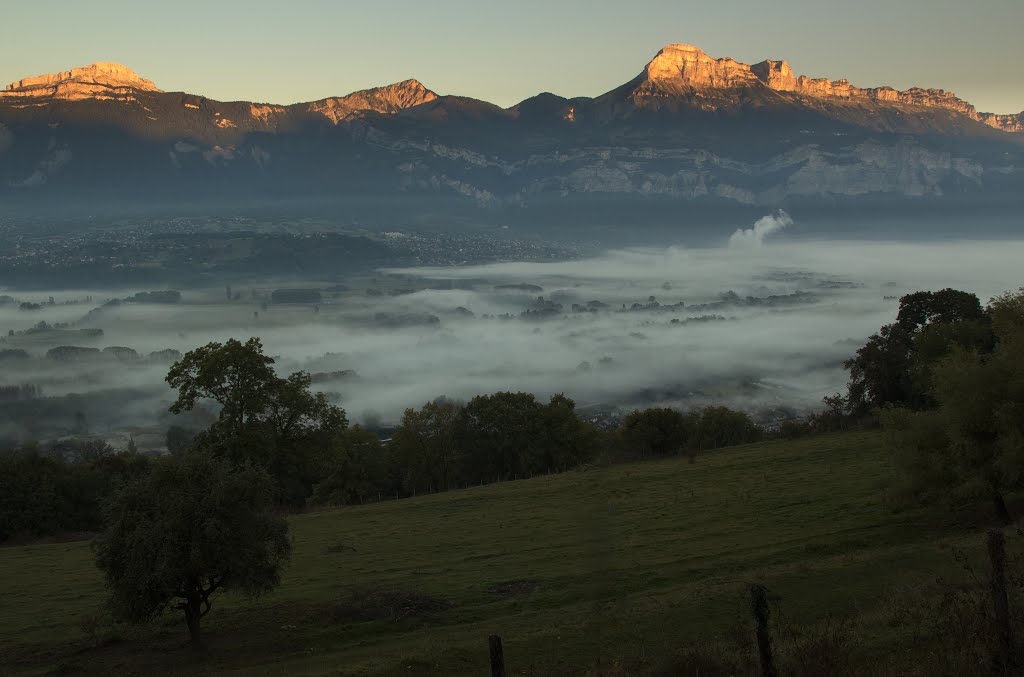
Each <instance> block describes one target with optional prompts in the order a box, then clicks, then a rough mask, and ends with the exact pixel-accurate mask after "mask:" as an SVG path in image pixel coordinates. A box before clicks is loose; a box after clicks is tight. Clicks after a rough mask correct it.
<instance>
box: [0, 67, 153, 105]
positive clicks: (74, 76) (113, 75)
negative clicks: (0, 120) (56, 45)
mask: <svg viewBox="0 0 1024 677" xmlns="http://www.w3.org/2000/svg"><path fill="white" fill-rule="evenodd" d="M134 90H139V91H144V92H159V91H161V90H159V89H157V86H156V85H155V84H153V83H152V82H151V81H149V80H146V79H145V78H143V77H140V76H139V75H138V74H137V73H136V72H135V71H133V70H132V69H130V68H128V67H126V66H122V65H121V64H116V63H94V64H91V65H89V66H85V67H84V68H72V69H71V70H69V71H64V72H62V73H57V74H55V75H53V74H50V75H40V76H38V77H34V78H25V79H24V80H18V81H17V82H12V83H11V84H9V85H7V87H6V89H4V90H3V91H2V92H0V101H2V100H4V99H7V100H22V101H25V102H26V103H33V102H36V101H40V100H46V99H59V100H64V101H81V100H83V99H115V100H124V99H127V98H130V97H131V96H132V93H133V91H134Z"/></svg>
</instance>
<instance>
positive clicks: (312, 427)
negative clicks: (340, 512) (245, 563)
mask: <svg viewBox="0 0 1024 677" xmlns="http://www.w3.org/2000/svg"><path fill="white" fill-rule="evenodd" d="M273 364H274V360H273V359H272V358H270V357H267V356H266V355H264V354H263V346H262V344H261V343H260V340H259V339H258V338H251V339H249V340H248V341H246V342H245V343H241V342H240V341H237V340H235V339H230V340H228V341H227V342H225V343H223V344H221V343H210V344H207V345H206V346H203V347H201V348H197V349H195V350H192V351H189V352H188V353H186V354H185V355H184V357H182V358H181V360H179V361H178V362H175V363H174V365H173V366H172V367H171V369H170V371H169V372H168V374H167V382H168V383H169V384H170V385H171V386H172V387H174V388H177V389H178V399H177V400H176V401H175V402H174V404H172V405H171V407H170V411H171V412H173V413H175V414H177V413H181V412H183V411H188V410H191V409H192V408H194V407H195V406H196V405H197V404H198V403H199V401H200V400H202V399H212V400H214V401H216V402H218V403H219V404H220V405H221V409H220V413H219V415H218V418H217V420H216V421H215V422H214V423H213V425H211V426H210V427H209V428H208V429H207V430H205V431H203V432H201V433H200V434H199V435H198V436H197V437H196V439H195V441H194V447H195V448H197V449H202V450H205V451H207V452H210V453H212V454H214V455H216V456H223V457H225V458H228V459H229V460H231V461H233V462H234V463H244V462H246V461H251V462H253V463H256V464H257V465H260V466H261V467H263V468H265V469H266V470H268V471H269V472H270V473H271V475H272V476H273V477H274V479H275V480H276V481H277V484H278V489H279V497H280V499H281V500H282V501H283V502H285V503H288V504H291V505H301V504H302V503H303V502H304V501H305V500H306V498H307V497H308V496H309V495H310V494H311V493H312V490H313V485H314V484H315V483H316V482H318V481H320V480H321V479H323V477H325V476H326V475H327V473H328V472H329V469H328V468H326V467H325V464H326V463H327V462H328V460H329V456H330V448H331V446H332V445H334V444H335V443H336V442H337V439H338V436H339V435H340V434H341V433H343V432H344V431H345V429H346V428H347V427H348V420H347V418H346V417H345V412H344V410H342V409H341V408H339V407H336V406H334V405H332V404H331V403H330V402H329V401H328V400H327V396H326V395H324V394H323V393H313V392H311V391H310V385H311V382H312V379H311V377H310V375H309V374H307V373H306V372H302V371H300V372H296V373H294V374H292V375H291V376H289V377H288V378H279V377H278V376H277V375H276V374H275V373H274V369H273V366H272V365H273Z"/></svg>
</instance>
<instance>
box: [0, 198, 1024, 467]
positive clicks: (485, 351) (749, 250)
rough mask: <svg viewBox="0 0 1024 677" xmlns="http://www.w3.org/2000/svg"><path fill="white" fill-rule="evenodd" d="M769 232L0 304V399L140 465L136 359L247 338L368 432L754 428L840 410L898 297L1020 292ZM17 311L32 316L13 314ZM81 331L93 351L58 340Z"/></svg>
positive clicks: (1005, 260) (961, 251) (957, 259)
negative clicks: (494, 407) (488, 397)
mask: <svg viewBox="0 0 1024 677" xmlns="http://www.w3.org/2000/svg"><path fill="white" fill-rule="evenodd" d="M770 218H771V219H772V221H771V222H767V221H764V222H759V225H760V228H759V227H758V226H755V227H754V228H753V229H751V230H747V231H737V233H736V235H734V236H733V238H732V240H731V242H730V245H729V246H725V247H720V248H707V249H681V248H669V249H629V250H616V251H610V252H608V253H606V254H605V255H603V256H601V257H598V258H592V259H586V260H575V261H566V262H560V263H501V264H492V265H482V266H463V267H450V268H433V267H425V268H403V269H389V270H381V271H379V274H378V275H377V277H375V278H359V279H353V280H349V281H347V282H346V284H345V285H343V286H338V285H337V284H336V283H326V282H318V281H315V280H311V281H306V282H303V283H292V284H290V285H288V286H290V287H295V288H301V289H310V290H318V292H319V301H316V298H315V295H314V298H313V300H310V301H308V302H304V303H274V302H273V301H274V299H273V298H272V297H271V295H272V292H273V291H274V289H276V288H279V287H280V286H283V285H278V286H268V285H266V284H263V285H259V284H257V285H253V286H246V287H244V288H241V287H239V286H237V285H236V288H235V289H234V290H226V289H225V288H224V287H218V288H212V289H206V290H200V291H195V290H191V291H186V292H183V294H182V297H181V300H180V302H178V303H173V304H154V303H120V304H111V305H103V303H104V301H106V300H107V299H110V298H127V297H130V296H131V295H132V294H134V293H135V292H137V291H140V290H139V289H131V290H124V291H123V292H116V293H112V292H111V291H110V290H106V291H102V292H101V291H88V290H53V291H50V292H33V293H30V294H20V293H16V292H6V293H7V294H9V295H10V296H11V297H14V298H13V301H8V302H7V303H5V304H0V330H2V335H3V341H4V342H3V343H0V351H4V350H8V351H11V350H23V351H24V352H25V353H27V354H28V357H27V358H26V357H24V356H9V357H6V358H4V359H2V360H0V385H21V384H31V385H37V386H39V387H40V388H41V392H42V395H43V396H44V397H46V398H60V397H65V399H67V398H66V396H69V394H73V393H74V394H78V395H80V396H81V397H78V398H73V399H74V401H75V402H77V403H78V404H76V405H75V406H80V407H81V408H83V409H85V410H88V411H86V413H85V417H86V418H87V419H88V420H89V427H90V432H91V433H93V434H98V433H104V434H105V433H112V432H113V431H119V430H127V429H132V430H136V431H138V432H141V433H144V432H145V431H147V430H149V431H150V432H151V435H150V437H149V438H146V439H147V440H149V441H148V442H146V443H145V444H140V447H141V448H145V447H147V446H148V447H151V448H156V447H159V445H160V443H161V442H160V435H159V434H158V433H159V432H160V431H162V430H165V429H166V426H167V425H168V424H169V423H171V422H173V421H172V417H170V416H169V415H168V414H167V413H166V408H167V406H168V405H169V404H170V402H171V401H172V399H173V393H172V392H171V391H170V390H169V389H168V387H167V386H166V385H165V384H164V383H163V377H164V375H165V374H166V371H167V368H168V366H169V363H170V362H169V360H170V361H173V355H174V354H173V353H164V354H162V355H161V354H153V353H157V351H164V350H168V349H171V350H176V351H179V352H184V351H187V350H190V349H192V348H195V347H197V346H200V345H203V344H205V343H207V342H209V341H223V340H225V339H227V338H231V337H234V338H239V339H245V338H248V337H249V336H259V337H260V338H261V339H262V340H263V344H264V347H265V351H266V352H267V354H269V355H273V356H274V357H275V358H276V359H277V366H278V368H279V370H280V371H281V372H282V373H288V372H291V371H294V370H297V369H305V370H307V371H310V372H312V373H314V374H315V375H316V376H315V381H314V387H315V388H317V389H320V390H323V391H325V392H329V393H332V394H333V395H334V396H335V397H336V398H337V400H338V401H339V403H340V404H341V405H342V406H343V407H344V408H345V409H346V410H347V411H348V414H349V417H350V419H352V420H354V421H364V422H370V423H374V424H385V425H386V424H389V423H395V422H397V420H398V419H399V418H400V416H401V414H402V411H403V410H404V409H405V408H407V407H413V406H419V405H421V404H423V403H424V402H426V401H429V400H432V399H434V398H436V397H438V396H441V395H446V396H448V397H452V398H458V399H468V398H470V397H472V396H473V395H476V394H482V393H491V392H495V391H499V390H513V391H515V390H523V391H529V392H533V393H535V394H537V395H538V396H540V397H547V396H548V395H550V394H553V393H556V392H565V393H566V394H567V395H569V396H570V397H573V398H574V399H575V400H576V401H577V405H578V407H579V408H580V409H582V410H583V411H584V412H586V411H615V410H618V411H623V410H627V409H630V408H633V407H641V406H652V405H655V404H668V405H673V406H678V407H681V408H692V407H698V406H703V405H705V404H709V403H716V404H724V405H727V406H730V407H734V408H739V409H744V410H747V411H750V412H751V413H754V414H755V415H757V416H760V417H761V418H762V419H765V420H767V419H770V418H772V417H775V416H777V415H781V414H782V413H786V414H800V413H803V412H807V411H810V410H813V409H815V408H817V407H818V405H819V404H820V401H821V398H822V397H823V396H824V395H829V394H832V393H835V392H838V391H840V390H842V389H843V387H844V384H845V381H846V374H845V372H844V371H843V369H842V362H843V360H844V359H846V358H848V357H850V356H851V355H852V354H853V352H854V351H855V350H856V349H857V347H859V345H861V344H862V343H863V342H864V340H865V339H866V338H867V337H868V336H869V335H870V334H871V333H873V332H875V331H876V330H877V329H878V328H879V326H881V325H882V324H884V323H887V322H890V321H892V320H893V319H894V317H895V314H896V310H897V304H898V298H899V297H900V296H901V295H903V294H905V293H909V292H912V291H917V290H922V289H940V288H944V287H954V288H959V289H964V290H967V291H971V292H974V293H976V294H977V295H978V296H979V297H980V298H981V299H982V301H983V302H984V301H987V300H988V299H989V298H990V297H991V296H993V295H995V294H998V293H1001V292H1003V291H1006V290H1009V289H1015V288H1017V287H1019V286H1021V284H1024V281H1022V278H1024V276H1022V275H1021V272H1020V271H1021V266H1020V262H1021V261H1024V243H1022V242H1017V241H1006V242H992V241H986V242H969V241H957V242H948V243H930V244H912V243H893V242H863V241H857V242H836V241H818V242H807V241H803V242H792V241H785V240H782V239H775V240H773V239H772V237H773V236H772V233H774V232H777V231H778V230H781V229H782V228H784V227H785V226H786V225H787V223H786V222H787V221H788V216H786V215H785V214H781V213H780V214H779V215H776V216H774V217H770ZM762 221H763V220H762ZM774 237H777V236H774ZM51 296H52V297H53V302H52V304H51V303H50V298H49V297H51ZM25 302H27V303H38V304H39V307H38V308H34V309H26V310H22V309H20V308H19V304H20V303H25ZM40 323H45V325H40ZM65 325H66V326H65ZM39 326H43V327H44V330H42V331H38V330H37V331H35V332H31V331H30V332H27V333H26V330H29V329H31V328H32V327H39ZM55 326H56V327H57V329H56V330H55V331H54V330H53V327H55ZM45 327H50V328H51V329H50V330H45ZM81 329H93V330H95V329H101V330H102V335H101V336H95V335H94V333H95V332H94V333H93V334H89V333H85V332H78V333H73V332H75V331H76V330H81ZM57 345H77V346H86V347H94V348H99V349H102V348H106V347H111V346H123V347H127V348H131V349H133V350H134V351H135V353H136V354H137V357H136V355H134V354H131V353H122V354H119V355H116V354H114V352H112V351H106V352H99V353H92V354H83V355H77V356H73V357H71V358H67V359H64V360H60V359H54V357H53V356H51V357H47V351H48V350H50V349H51V348H53V347H55V346H57ZM2 354H3V353H2V352H0V355H2ZM112 392H118V393H121V395H119V396H118V397H116V398H115V397H112V396H111V395H110V393H112ZM125 392H127V393H129V394H130V395H124V393H125ZM3 407H4V408H3V409H0V412H6V413H5V414H4V417H5V419H4V421H3V425H4V426H6V433H7V435H8V436H10V435H11V434H12V431H14V430H16V429H17V432H18V436H19V437H20V438H21V439H24V438H25V437H26V435H28V436H31V435H36V436H43V437H45V436H49V437H51V438H52V437H59V436H60V435H63V434H71V433H73V432H75V431H74V430H73V427H74V425H75V423H74V421H71V420H70V418H69V417H68V415H67V414H66V412H65V413H61V414H59V415H58V414H54V415H53V418H52V420H43V421H41V420H39V419H40V418H41V417H44V416H43V415H42V414H40V413H39V412H40V411H42V410H40V409H38V408H37V409H32V408H31V407H30V406H29V405H28V404H26V403H25V402H15V403H11V402H7V403H3ZM18 407H21V408H20V409H19V408H18ZM64 409H67V407H65V408H64ZM62 411H63V410H62ZM12 412H13V413H12ZM26 416H29V417H32V422H31V425H32V426H34V427H33V428H31V430H29V431H28V432H26V431H27V430H28V425H29V424H27V423H25V421H24V417H26ZM19 417H21V418H19ZM62 417H63V418H62ZM79 423H80V421H79ZM4 431H5V429H3V428H0V433H3V432H4Z"/></svg>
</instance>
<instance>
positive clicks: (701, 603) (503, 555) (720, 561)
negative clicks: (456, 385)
mask: <svg viewBox="0 0 1024 677" xmlns="http://www.w3.org/2000/svg"><path fill="white" fill-rule="evenodd" d="M890 477H891V467H890V464H889V462H888V460H887V455H886V453H885V452H884V450H883V448H882V444H881V438H880V435H878V434H875V433H859V432H852V433H840V434H833V435H827V436H821V437H815V438H810V439H804V440H800V441H795V442H794V441H779V442H770V443H764V444H757V445H751V446H746V447H736V448H732V449H728V450H725V451H721V452H716V453H713V454H708V455H706V456H702V457H700V458H699V459H698V460H697V462H696V463H694V464H689V463H687V461H686V460H685V459H675V460H666V461H654V462H647V463H636V464H630V465H620V466H613V467H609V468H590V469H586V470H580V471H576V472H570V473H567V474H563V475H553V476H550V477H545V478H538V479H534V480H529V481H521V482H510V483H505V484H501V485H493V486H489V487H481V488H474V489H468V490H464V491H455V492H450V493H445V494H439V495H433V496H424V497H420V498H414V499H408V500H402V501H393V502H385V503H379V504H375V505H367V506H361V507H353V508H346V509H341V510H331V511H325V512H318V513H310V514H306V515H302V516H299V517H295V518H294V519H293V520H292V521H291V525H292V532H293V536H294V545H295V551H294V557H293V561H292V563H291V566H290V568H289V570H288V572H287V575H286V577H285V580H284V582H283V584H282V585H281V587H280V589H279V591H278V592H276V593H274V594H272V595H270V596H267V597H265V598H263V599H261V600H260V601H259V602H257V603H255V604H247V603H245V602H243V601H242V600H239V599H224V600H220V601H219V602H218V603H216V604H215V607H214V610H213V612H212V613H211V614H210V616H209V617H208V619H207V621H208V626H207V627H208V640H209V644H210V651H209V654H208V655H207V656H205V657H197V656H196V655H194V654H193V653H192V652H191V651H190V650H189V649H188V648H187V647H186V646H185V637H186V633H185V629H184V625H183V623H182V622H181V620H180V619H179V618H178V617H177V616H173V617H171V616H168V617H167V618H166V619H165V620H164V621H162V622H160V623H158V624H156V625H154V626H153V627H149V628H142V629H138V630H131V629H125V628H116V629H114V630H112V631H111V630H108V629H107V628H104V627H103V626H102V624H101V625H99V626H98V627H97V626H96V624H94V623H90V622H88V621H86V622H85V623H83V622H82V620H83V619H88V618H90V617H91V616H92V615H94V614H96V613H97V611H98V609H99V605H100V603H101V601H102V590H101V583H100V579H99V575H98V574H97V572H96V571H95V570H94V569H93V568H92V564H91V556H90V550H89V545H88V543H85V542H78V543H64V544H51V545H35V546H27V547H11V548H4V549H2V550H0V574H2V575H3V577H4V580H5V581H6V583H7V592H6V593H5V595H4V598H3V613H0V647H3V648H2V649H0V664H2V665H4V666H5V667H7V668H8V669H10V670H11V672H12V673H14V674H19V673H24V674H56V673H60V674H93V673H100V674H131V673H134V674H166V673H173V674H238V675H241V674H271V675H296V674H309V675H318V674H330V675H353V676H354V675H481V674H486V672H487V663H486V661H487V644H486V642H487V636H488V635H489V634H491V633H498V634H500V635H501V636H502V637H503V638H504V640H505V648H506V656H507V659H508V664H509V670H510V672H509V674H517V675H518V674H527V675H584V674H591V675H598V674H607V675H612V674H614V675H631V674H678V672H677V673H673V672H672V670H673V669H679V668H678V665H679V664H678V663H677V667H676V668H672V667H671V666H669V667H666V660H668V658H669V656H670V655H671V654H672V653H673V652H674V651H676V650H679V649H682V648H686V647H693V646H697V645H700V644H701V643H703V642H705V641H706V640H707V639H708V638H729V639H727V640H726V642H727V643H726V644H725V645H723V646H724V647H725V649H724V652H725V655H726V656H727V657H728V659H729V660H731V659H732V658H734V657H735V656H737V655H738V654H740V653H741V649H740V648H739V645H738V644H737V643H736V642H735V641H734V640H733V639H731V638H734V637H738V638H739V640H740V642H739V644H743V642H746V643H747V646H748V648H749V639H750V635H751V633H750V632H749V630H750V622H749V621H748V616H747V614H748V604H749V602H748V600H747V598H746V597H745V592H744V590H745V588H744V586H745V585H746V584H748V583H750V582H753V581H758V582H762V583H764V584H765V585H766V586H767V587H768V588H769V589H770V590H771V591H772V592H773V593H774V594H776V595H778V599H776V601H775V605H776V606H775V614H774V615H773V623H776V626H775V627H776V632H777V633H778V639H777V641H778V644H779V651H780V654H781V655H780V660H781V661H782V662H783V665H784V666H788V668H789V669H788V670H787V673H786V674H801V673H800V671H799V670H800V668H799V666H798V662H799V661H801V660H804V661H805V660H807V656H808V655H810V654H808V653H807V651H808V650H807V649H806V648H804V649H800V648H795V647H796V646H797V645H798V644H799V642H797V641H795V640H793V639H792V638H793V637H794V635H793V632H795V631H798V630H803V629H806V628H808V627H810V628H821V627H823V626H822V625H821V624H822V623H823V622H825V619H826V618H828V617H829V616H830V615H833V616H834V617H835V618H837V619H846V621H848V625H846V626H845V627H843V626H842V624H840V623H838V622H833V623H832V624H831V625H829V626H828V627H831V628H840V629H839V630H836V631H835V632H833V633H832V634H833V635H836V636H839V637H841V640H842V641H840V642H838V643H836V642H832V643H831V644H828V643H826V644H827V645H828V646H833V645H836V646H838V648H832V649H828V651H830V652H832V654H835V655H839V656H841V658H842V661H843V662H844V664H845V665H846V667H847V668H848V670H847V672H848V673H850V674H869V673H870V674H915V673H914V670H915V669H916V670H917V671H918V673H920V674H927V673H928V671H930V670H932V669H934V667H935V663H934V662H931V663H927V662H924V660H923V657H924V656H925V655H926V654H927V655H929V656H932V658H930V659H929V660H933V659H934V652H932V653H928V652H930V651H931V649H932V648H933V647H931V646H929V645H928V643H927V642H928V640H927V639H925V640H921V638H922V637H924V638H927V637H930V636H931V635H930V634H928V633H929V632H931V629H930V627H931V626H929V625H928V623H931V622H932V619H930V618H924V619H921V618H917V619H916V620H908V618H911V619H912V618H914V617H913V615H910V616H908V615H907V614H905V613H903V611H904V610H905V608H913V607H914V605H916V604H919V603H920V602H921V600H923V599H930V598H931V596H934V595H935V591H934V589H933V588H932V587H930V586H932V585H934V580H935V579H936V577H937V576H940V575H942V576H947V577H948V578H949V580H951V581H960V580H965V579H966V577H967V575H966V574H965V573H964V572H963V571H962V570H960V569H959V565H958V564H957V562H956V561H955V559H954V556H953V554H952V552H951V550H950V549H951V548H952V547H961V548H965V549H966V551H967V553H968V558H970V557H973V556H975V555H979V554H980V552H981V535H980V532H978V531H976V530H973V531H972V530H971V528H970V527H968V526H966V525H965V522H964V518H963V517H962V516H961V517H960V518H959V519H957V520H954V519H952V518H951V517H950V516H949V515H948V514H946V513H935V512H931V513H928V514H925V513H923V512H914V511H912V512H909V513H901V514H896V513H893V512H891V511H889V510H887V509H886V507H885V506H884V505H883V491H884V488H885V486H886V483H887V481H888V480H889V479H890ZM968 521H969V519H968ZM1016 540H1020V539H1019V538H1018V539H1016ZM1017 545H1019V544H1016V543H1014V547H1015V548H1016V546H1017ZM737 628H739V630H737ZM85 631H91V632H92V635H91V636H90V634H88V633H86V632H85ZM915 638H917V639H916V640H915ZM920 641H924V644H919V643H917V644H916V643H915V642H920ZM826 653H827V652H826ZM830 655H831V654H830ZM616 666H617V667H616ZM868 668H870V669H868ZM666 669H667V670H669V672H668V673H665V672H659V670H666ZM807 669H810V670H812V671H813V670H815V667H814V664H811V666H810V668H807ZM701 674H705V672H701ZM803 674H810V673H807V672H806V670H805V671H804V673H803ZM819 674H822V673H819Z"/></svg>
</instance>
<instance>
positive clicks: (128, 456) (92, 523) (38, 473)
mask: <svg viewBox="0 0 1024 677" xmlns="http://www.w3.org/2000/svg"><path fill="white" fill-rule="evenodd" d="M66 446H67V445H65V447H66ZM77 446H78V447H79V448H78V451H79V452H80V453H79V454H78V455H77V456H75V457H72V458H73V459H74V462H72V461H69V460H66V458H65V457H64V454H63V453H46V452H43V451H41V450H39V449H37V448H32V449H26V450H21V451H16V452H10V453H6V454H0V542H5V541H8V540H10V539H31V538H38V537H40V536H48V535H53V534H60V533H74V532H91V531H97V530H99V529H100V528H102V527H103V523H102V519H101V505H102V502H103V499H104V498H105V497H106V496H108V495H109V494H110V493H111V492H112V491H113V490H114V489H115V488H116V487H118V486H120V485H121V484H122V483H123V482H125V481H127V480H130V479H134V478H137V477H141V476H142V475H143V474H145V473H146V471H147V470H148V468H149V458H147V457H145V456H142V455H139V454H132V453H125V454H117V453H113V450H111V449H110V447H108V446H106V445H105V444H104V443H102V442H91V443H82V444H80V445H77ZM59 451H60V452H66V451H67V450H66V449H61V450H59Z"/></svg>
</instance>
